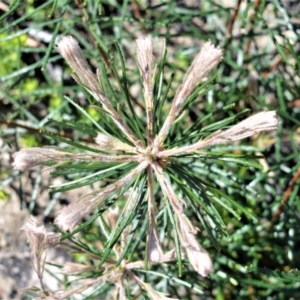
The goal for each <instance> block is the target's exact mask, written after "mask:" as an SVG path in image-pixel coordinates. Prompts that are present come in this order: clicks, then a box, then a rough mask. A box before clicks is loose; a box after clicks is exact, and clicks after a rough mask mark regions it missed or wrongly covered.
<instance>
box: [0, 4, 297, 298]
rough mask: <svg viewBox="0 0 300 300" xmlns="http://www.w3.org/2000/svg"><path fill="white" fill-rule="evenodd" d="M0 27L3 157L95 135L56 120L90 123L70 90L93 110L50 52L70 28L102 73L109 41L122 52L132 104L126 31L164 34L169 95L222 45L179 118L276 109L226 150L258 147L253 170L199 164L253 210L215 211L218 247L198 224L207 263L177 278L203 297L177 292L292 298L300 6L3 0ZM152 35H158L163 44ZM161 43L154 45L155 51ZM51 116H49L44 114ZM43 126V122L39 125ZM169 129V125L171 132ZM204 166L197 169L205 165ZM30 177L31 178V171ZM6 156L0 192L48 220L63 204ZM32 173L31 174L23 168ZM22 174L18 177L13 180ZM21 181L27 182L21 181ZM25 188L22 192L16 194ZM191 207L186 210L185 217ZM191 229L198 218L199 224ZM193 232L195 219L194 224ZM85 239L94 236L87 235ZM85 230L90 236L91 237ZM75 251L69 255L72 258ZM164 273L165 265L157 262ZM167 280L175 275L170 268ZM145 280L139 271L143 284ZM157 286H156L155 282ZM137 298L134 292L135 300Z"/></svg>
mask: <svg viewBox="0 0 300 300" xmlns="http://www.w3.org/2000/svg"><path fill="white" fill-rule="evenodd" d="M0 9H1V13H2V14H1V17H0V18H1V21H2V25H1V27H0V57H1V62H0V80H1V87H0V99H1V101H0V124H1V129H0V134H1V154H2V155H3V157H4V154H7V153H9V154H12V153H13V152H14V151H16V150H17V149H19V148H23V147H35V146H43V145H49V144H52V145H57V144H58V143H59V142H58V141H57V139H56V140H55V139H53V138H52V136H51V134H49V133H48V134H47V133H46V132H52V133H54V134H55V135H57V136H60V137H63V138H66V139H71V140H74V141H79V142H82V143H84V142H85V143H92V142H93V139H92V138H91V137H88V136H86V135H84V134H82V133H80V132H78V130H75V129H76V128H75V129H74V128H72V126H69V128H64V127H63V124H62V123H59V122H57V121H61V120H64V123H65V124H66V123H67V122H69V121H70V122H71V121H76V123H78V124H83V125H82V126H84V124H88V125H91V124H90V123H89V122H90V121H89V120H88V119H87V118H85V117H84V116H83V115H82V114H81V113H80V112H79V111H78V110H77V109H76V108H75V107H74V106H72V105H71V104H70V103H69V102H67V101H66V100H65V99H64V97H63V96H64V95H68V96H69V97H70V98H72V99H73V100H74V101H76V102H77V103H79V104H80V105H81V106H82V107H84V108H85V110H86V111H87V112H88V113H89V114H90V115H92V116H93V117H94V118H95V119H96V120H97V118H98V115H97V113H95V109H93V107H91V106H89V102H88V101H87V99H86V96H85V94H84V93H83V90H82V88H80V87H79V86H78V85H77V84H75V82H74V81H73V79H72V78H71V77H70V73H71V70H70V68H69V67H68V66H67V65H66V63H65V62H64V61H63V59H62V58H61V56H60V55H59V54H58V53H57V51H56V50H55V49H54V44H55V40H56V38H57V37H58V36H59V35H72V36H74V37H75V38H76V39H77V40H78V41H79V42H80V45H81V47H82V48H83V49H84V54H85V55H86V57H87V59H88V60H89V62H90V63H91V64H92V66H93V67H94V68H97V67H99V65H101V66H102V68H106V69H107V72H108V73H109V74H110V75H109V76H112V75H111V74H112V73H113V72H112V70H111V69H110V68H111V66H112V65H115V66H118V65H119V64H120V60H119V57H118V56H117V55H114V54H115V53H117V49H116V46H115V45H116V44H115V42H117V43H118V45H119V46H120V48H121V50H122V52H123V53H124V55H125V62H126V68H127V78H126V79H127V81H128V86H130V87H131V88H130V93H131V95H132V98H133V99H137V100H136V106H135V109H136V110H137V111H139V110H141V107H140V106H139V105H138V104H139V101H140V100H139V97H140V96H139V92H140V90H139V88H138V87H139V84H140V82H139V80H140V79H139V77H138V69H137V64H136V59H135V55H136V54H135V50H134V40H135V39H136V38H137V37H140V36H143V35H151V36H152V37H153V38H154V39H155V41H157V43H159V42H158V41H163V39H165V40H166V45H167V48H168V58H167V65H166V70H165V73H166V77H169V76H172V75H171V74H172V73H174V74H175V79H174V81H173V84H172V88H173V93H174V91H175V88H176V86H177V85H178V84H179V82H180V79H181V78H182V76H183V75H184V72H185V71H186V69H187V67H188V65H189V64H190V62H191V60H192V58H193V57H194V55H195V53H197V52H198V50H199V46H200V45H202V44H203V42H204V41H207V40H211V41H212V42H213V43H214V44H216V45H219V46H220V47H221V48H222V49H223V61H222V62H221V63H220V64H219V66H218V76H217V78H216V83H217V85H216V87H215V89H214V90H210V91H209V92H208V93H207V94H206V95H205V96H203V100H205V101H201V102H199V104H197V105H196V106H194V107H192V108H191V109H190V112H189V116H188V117H189V119H190V120H192V121H195V120H197V119H198V117H203V116H206V115H208V114H210V113H213V114H214V113H215V112H216V111H217V110H218V109H222V108H224V107H225V106H227V105H229V104H234V105H233V106H232V108H231V109H230V110H226V111H222V113H221V114H217V115H215V116H214V115H213V116H212V117H211V119H212V120H213V121H217V120H221V119H223V118H225V117H229V116H232V115H233V114H236V113H239V112H241V111H243V110H244V109H246V108H248V109H250V110H251V113H255V112H260V111H264V110H276V111H277V113H278V116H279V118H280V121H281V123H280V125H279V129H278V131H277V132H272V133H267V134H261V135H259V136H257V137H255V138H251V139H248V140H247V141H244V142H243V144H242V145H241V146H239V147H238V146H235V145H232V146H231V148H230V146H227V149H228V150H229V151H232V152H234V153H239V152H241V151H243V153H245V154H247V153H248V151H249V152H251V153H253V151H255V152H257V153H262V154H263V156H264V158H262V159H261V160H260V163H261V164H262V165H263V168H262V169H261V170H259V169H254V168H246V167H241V166H240V165H234V164H228V165H224V168H223V173H221V174H220V173H219V170H220V169H218V171H214V167H215V166H214V164H209V167H208V169H207V172H209V175H207V176H209V179H210V180H211V181H215V182H218V186H219V187H220V188H221V189H222V191H224V193H226V194H227V195H230V196H231V197H232V198H234V199H235V201H237V202H238V203H239V204H240V205H241V206H243V207H245V208H247V210H248V211H249V212H250V213H251V214H252V215H253V216H255V218H257V222H255V221H253V220H252V219H249V218H247V217H245V216H244V215H241V218H240V219H236V218H233V217H232V215H230V214H229V213H228V212H227V211H223V212H222V209H221V208H220V214H221V215H222V218H223V219H224V221H225V223H226V225H227V232H228V235H227V237H224V236H223V237H222V236H221V235H218V234H216V236H218V238H217V241H218V244H219V246H220V250H219V251H217V250H216V249H215V248H214V246H213V245H212V242H211V240H210V239H209V238H208V237H207V236H206V232H205V231H202V237H201V243H202V244H203V245H204V247H205V248H206V249H207V250H208V252H209V253H210V255H211V257H212V259H213V262H214V267H215V272H214V273H212V274H211V276H210V278H208V279H203V278H201V277H200V276H197V275H195V273H193V272H192V271H188V272H184V274H183V276H182V278H181V279H182V280H185V281H186V282H189V283H190V284H192V285H193V284H197V285H199V286H201V290H202V291H203V293H204V294H202V295H197V296H196V294H195V292H194V291H190V290H191V289H186V291H185V296H184V298H182V299H191V298H192V297H195V299H200V298H202V299H220V300H221V299H298V298H299V297H300V292H299V289H300V272H299V271H298V269H299V266H300V253H299V249H300V238H299V234H298V233H299V230H300V220H299V211H300V201H299V200H300V199H299V176H300V162H299V145H300V136H299V135H300V132H299V125H300V99H299V95H300V93H299V92H300V78H299V68H300V56H299V49H300V44H299V31H300V18H299V14H300V8H299V5H297V1H296V2H292V1H279V0H278V1H276V0H274V1H259V0H255V1H239V0H238V1H224V2H222V1H209V0H208V1H201V2H200V1H110V0H107V1H101V0H98V1H92V0H87V1H81V0H76V1H68V0H65V1H60V0H57V1H53V0H49V1H32V0H28V1H18V0H16V1H11V3H5V2H1V6H0ZM161 44H162V43H161ZM161 49H162V48H160V49H157V52H156V56H157V57H160V56H161V53H162V50H161ZM166 101H171V95H170V98H167V100H166ZM54 120H56V121H54ZM41 129H42V131H41ZM178 130H179V129H178ZM204 173H205V172H204ZM32 174H34V176H33V175H32ZM19 176H22V175H20V174H19V173H18V172H13V171H12V170H11V167H10V165H9V164H5V163H3V164H1V170H0V177H1V179H2V185H1V189H0V198H1V199H2V201H7V203H9V201H10V200H9V198H10V194H9V192H8V190H7V187H8V186H9V185H11V186H13V188H14V189H15V190H17V191H18V194H19V195H20V206H21V207H22V208H23V209H28V210H29V211H30V212H31V213H33V214H34V215H40V214H42V213H44V212H45V210H46V211H47V213H46V214H44V216H45V217H44V221H45V222H49V221H50V222H51V221H52V220H53V207H56V208H55V209H59V208H57V207H61V206H63V205H64V201H63V200H62V199H65V198H62V197H63V196H61V195H60V194H58V195H51V196H50V199H49V203H50V204H49V203H47V205H44V206H43V205H41V203H40V201H39V196H38V195H39V191H40V190H42V189H45V188H47V186H46V185H45V182H43V180H41V178H42V177H41V172H38V173H37V171H35V172H34V173H28V176H29V178H30V184H31V187H32V188H30V187H28V186H23V185H22V184H20V180H21V179H18V178H19ZM30 176H31V177H30ZM21 182H22V181H21ZM28 184H29V183H28ZM24 190H25V191H26V193H24ZM192 217H193V216H191V218H192ZM199 227H201V225H199ZM201 230H202V228H201ZM83 235H85V236H84V237H83V239H84V240H86V241H87V242H88V241H90V242H91V243H94V242H95V241H94V240H93V238H92V237H91V236H89V234H88V232H83ZM89 239H90V240H89ZM76 259H78V258H76ZM162 272H163V271H162ZM170 272H173V273H170V274H168V275H169V276H170V277H172V276H177V274H176V267H174V268H173V269H171V271H170ZM152 280H154V277H151V276H149V277H148V283H150V284H152V285H156V284H157V282H154V281H153V282H152ZM164 284H165V286H164V287H163V289H164V290H165V291H167V292H169V293H170V294H171V295H173V296H174V297H175V296H177V297H178V293H179V292H178V290H179V285H178V283H176V282H174V281H172V280H170V278H169V279H165V281H164ZM161 285H163V284H161ZM141 299H142V298H141Z"/></svg>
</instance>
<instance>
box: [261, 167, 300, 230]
mask: <svg viewBox="0 0 300 300" xmlns="http://www.w3.org/2000/svg"><path fill="white" fill-rule="evenodd" d="M299 177H300V167H299V168H298V169H297V171H296V173H295V174H294V176H293V178H292V180H291V181H290V183H289V187H288V188H287V190H286V191H285V193H284V195H283V197H282V200H281V203H280V206H279V207H278V209H277V210H276V212H275V213H274V215H273V217H272V220H271V222H270V225H269V226H268V229H267V231H269V230H271V229H272V227H273V226H274V224H275V222H276V221H277V220H278V218H279V217H280V215H281V214H282V213H283V211H284V209H285V204H286V203H287V202H288V200H289V198H290V195H291V194H292V192H293V190H294V187H295V185H296V184H297V181H298V179H299Z"/></svg>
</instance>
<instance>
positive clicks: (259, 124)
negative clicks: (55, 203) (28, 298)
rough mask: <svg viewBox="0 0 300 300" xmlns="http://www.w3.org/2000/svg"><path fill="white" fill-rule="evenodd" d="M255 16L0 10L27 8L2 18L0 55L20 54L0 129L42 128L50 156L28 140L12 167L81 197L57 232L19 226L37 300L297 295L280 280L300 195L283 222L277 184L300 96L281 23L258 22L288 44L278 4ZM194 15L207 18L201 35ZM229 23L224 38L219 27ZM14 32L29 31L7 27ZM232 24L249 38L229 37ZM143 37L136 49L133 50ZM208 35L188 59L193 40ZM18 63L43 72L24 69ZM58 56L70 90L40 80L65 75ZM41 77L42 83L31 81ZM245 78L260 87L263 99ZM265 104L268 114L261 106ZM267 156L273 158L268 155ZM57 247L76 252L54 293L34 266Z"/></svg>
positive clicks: (209, 6)
mask: <svg viewBox="0 0 300 300" xmlns="http://www.w3.org/2000/svg"><path fill="white" fill-rule="evenodd" d="M255 5H258V4H257V3H251V4H250V3H249V4H246V6H245V7H243V8H242V7H240V6H239V4H237V6H236V7H235V10H234V12H235V13H237V14H238V16H239V17H237V15H235V14H234V13H232V11H233V10H231V9H229V8H225V7H223V6H221V5H219V4H218V3H214V2H211V1H208V2H207V3H206V4H204V5H202V6H199V7H198V8H197V10H196V9H195V7H194V8H192V7H188V6H184V5H182V6H180V5H178V4H176V2H175V1H170V2H169V3H157V5H150V4H149V3H135V2H134V3H130V2H126V1H125V2H123V1H122V2H120V3H117V2H109V1H108V2H105V3H104V2H103V3H102V1H98V2H97V1H87V2H86V3H81V2H78V3H76V4H74V3H73V2H72V3H71V2H68V1H66V2H64V3H62V2H60V1H48V2H45V3H44V4H42V5H40V6H37V7H35V6H34V5H32V6H31V5H30V4H29V3H28V4H27V6H26V5H25V6H24V4H23V5H22V4H21V3H19V2H18V1H15V2H14V3H12V4H11V6H10V7H9V8H8V10H7V12H6V14H5V16H4V17H3V19H4V20H5V19H6V18H9V16H10V15H13V14H14V13H16V14H17V13H18V9H21V8H20V6H22V7H23V8H24V7H27V10H26V11H25V13H24V14H23V16H22V17H21V16H20V17H17V18H15V20H14V21H11V22H10V21H8V19H7V21H6V23H5V26H4V27H3V29H1V31H0V34H3V38H2V42H3V43H4V42H5V43H8V42H9V41H10V40H11V41H13V42H11V44H9V45H10V47H14V49H16V48H17V49H18V51H19V52H18V53H19V55H18V56H17V58H14V61H16V60H18V62H19V63H18V64H15V65H13V64H9V62H10V61H11V60H9V55H8V53H9V52H8V51H6V57H8V62H7V68H9V72H7V74H5V75H3V76H2V77H1V81H2V82H4V83H5V84H6V88H5V89H3V90H2V93H3V95H4V97H5V98H6V99H7V101H8V102H9V103H10V105H12V106H13V107H14V109H15V111H14V112H13V113H10V114H9V117H5V118H4V116H3V120H7V121H11V120H15V121H21V120H29V121H28V122H29V124H30V126H27V127H30V129H31V130H32V131H33V132H34V130H35V129H36V128H40V127H41V126H43V127H44V129H43V130H42V133H43V136H47V137H48V138H49V140H50V142H48V143H47V144H48V146H45V147H36V144H41V145H44V144H46V143H45V142H44V141H42V140H41V139H40V140H38V141H35V143H33V144H31V145H29V146H30V147H29V148H28V147H27V148H24V149H22V150H21V151H19V152H16V153H15V154H14V155H13V156H14V163H13V166H14V168H15V170H22V171H23V170H27V169H29V168H32V167H35V166H37V165H44V166H47V168H46V169H48V170H51V174H52V175H54V176H63V177H64V178H65V181H64V182H63V183H61V184H56V185H51V186H50V191H51V192H52V193H60V192H65V191H69V190H74V189H78V188H81V187H85V186H87V187H93V189H92V191H91V192H90V193H89V194H87V195H83V196H80V197H78V198H77V199H73V200H72V202H71V203H70V204H69V205H67V206H66V207H64V208H62V209H61V210H59V211H58V213H57V215H56V216H55V218H54V224H55V226H56V229H57V232H59V233H53V232H47V231H46V230H45V228H44V227H43V226H39V224H38V223H37V221H36V220H35V219H31V220H30V221H29V222H28V223H27V224H25V225H24V227H23V229H24V230H25V231H26V233H27V235H28V240H29V242H30V244H31V247H32V257H33V266H34V268H35V271H36V272H37V274H38V277H39V279H40V289H39V290H36V292H39V296H40V297H41V298H45V299H46V298H47V297H50V298H51V297H52V298H57V299H67V298H68V297H72V296H73V295H74V296H75V295H77V294H81V295H82V297H83V298H84V299H97V298H107V299H113V298H115V299H144V298H147V297H148V298H151V299H193V298H195V299H199V298H201V297H203V299H206V298H212V297H216V298H217V299H233V298H234V299H237V298H243V297H246V298H247V299H248V298H250V299H252V298H253V299H255V298H257V297H258V298H259V297H264V298H266V297H271V298H270V299H273V297H275V298H274V299H277V298H276V297H277V296H276V295H278V297H285V295H286V294H291V295H296V294H297V289H298V288H299V286H298V282H299V281H297V278H299V274H298V273H297V272H298V271H297V270H293V269H292V268H297V267H298V265H297V263H299V259H297V258H296V255H297V251H296V250H295V249H296V245H297V243H299V241H298V239H297V237H296V234H295V232H296V229H297V228H298V225H297V224H298V215H297V213H295V211H296V209H297V208H298V206H299V205H298V202H299V196H298V194H297V191H298V186H297V185H296V184H295V183H294V184H293V188H294V189H293V190H292V191H291V192H290V196H289V198H288V199H289V206H288V207H287V209H286V211H285V214H286V215H284V214H282V211H284V208H283V206H282V205H283V204H285V203H286V201H287V200H284V199H285V198H284V195H283V193H284V191H285V184H286V178H284V177H282V178H279V177H278V176H279V175H280V174H281V173H280V172H283V173H284V174H285V177H286V175H287V174H290V175H292V174H295V176H296V175H297V169H298V167H299V166H298V165H297V163H296V164H295V163H294V164H292V162H295V161H296V159H297V158H298V148H299V147H298V146H299V144H298V143H297V139H296V136H295V134H294V131H293V129H295V128H296V127H297V125H299V121H298V120H297V110H296V109H290V107H293V106H291V103H294V102H293V101H294V100H295V99H296V96H297V95H298V94H297V91H299V76H298V75H296V72H295V69H297V68H298V67H299V61H298V58H297V47H296V46H297V42H296V41H294V40H293V38H290V39H287V38H286V39H284V40H283V42H279V41H278V39H277V36H276V35H277V34H278V32H280V33H281V35H282V32H283V30H282V28H280V26H279V24H280V22H279V21H278V23H276V21H277V19H276V18H275V21H274V22H275V23H274V26H270V24H269V23H268V19H267V17H266V15H265V14H267V13H268V12H270V11H272V8H273V10H274V11H273V13H274V14H275V16H277V17H278V18H279V17H282V18H283V19H284V20H285V22H286V27H287V28H288V29H289V30H290V31H291V33H292V34H293V33H297V29H296V28H295V25H294V23H293V21H292V19H291V18H292V16H291V15H290V13H289V12H288V11H287V9H286V8H284V7H283V6H281V4H279V3H277V2H274V4H272V5H267V4H266V3H264V2H263V3H260V4H259V5H258V7H255ZM270 6H271V7H270ZM256 11H257V12H256ZM277 11H280V15H277ZM239 14H240V15H239ZM141 15H142V16H141ZM234 16H235V17H234ZM195 18H198V19H197V20H198V22H200V21H201V22H204V21H205V22H204V23H203V24H205V26H204V27H203V28H204V29H203V32H202V31H201V30H199V25H197V23H193V22H192V21H193V20H195ZM228 19H229V20H230V22H231V23H230V22H229V23H228V24H227V27H226V28H224V30H225V29H226V30H227V32H224V30H223V29H222V28H221V26H218V22H225V20H228ZM24 20H28V21H30V22H32V24H34V26H31V27H26V28H25V29H22V30H21V29H17V27H16V26H18V24H22V22H23V21H24ZM220 20H223V21H220ZM234 22H236V24H238V25H236V26H237V29H238V28H240V29H243V30H244V31H246V32H247V34H243V30H241V31H237V32H235V31H233V29H232V26H233V25H234ZM176 24H180V25H179V27H180V28H179V29H176V26H175V25H176ZM220 25H224V23H223V24H220ZM46 27H47V28H49V27H50V28H51V36H50V38H49V39H48V41H47V44H46V46H47V47H46V48H45V47H42V46H41V45H40V46H38V47H37V48H30V47H27V46H26V45H27V44H26V42H24V37H26V38H27V37H28V36H30V35H33V36H34V38H35V39H36V36H35V34H34V33H33V31H32V28H34V30H37V31H40V32H41V31H42V30H43V29H44V28H46ZM246 29H247V30H246ZM30 30H31V31H30ZM176 30H177V31H176ZM14 31H15V32H14ZM141 32H143V33H144V34H143V35H144V36H146V37H143V38H138V39H136V36H137V35H141ZM262 34H266V35H267V36H268V37H270V41H272V43H273V45H274V48H272V50H270V49H268V43H267V46H262V45H261V44H260V43H261V41H258V39H259V36H260V35H262ZM161 35H163V36H164V37H165V38H166V39H167V42H165V43H164V45H162V44H161V41H162V38H161V37H160V38H157V37H159V36H161ZM149 36H152V38H150V37H149ZM176 36H181V37H182V38H183V37H191V36H192V37H193V39H191V38H189V39H188V40H187V43H190V44H189V45H188V46H182V45H180V44H178V43H177V44H176V45H175V46H176V47H173V49H172V50H171V51H169V52H170V53H169V54H167V47H166V45H165V44H168V43H169V41H172V39H175V38H176ZM253 37H255V38H253ZM209 38H210V39H211V40H212V42H206V43H202V44H201V46H200V51H199V47H198V46H196V44H197V43H196V44H195V43H194V40H198V41H199V40H207V39H209ZM256 38H257V39H256ZM252 40H253V42H252V45H251V41H252ZM42 42H43V43H44V41H42ZM40 43H41V42H40ZM55 44H56V47H54V45H55ZM213 44H217V45H220V47H222V50H221V48H219V47H215V46H214V45H213ZM79 45H80V46H79ZM251 47H253V48H254V49H255V50H257V51H254V50H253V49H252V48H251ZM54 48H56V50H55V49H54ZM168 48H169V47H168ZM183 50H185V52H184V51H183ZM26 51H28V52H30V53H34V52H35V53H36V55H37V57H39V60H38V61H33V62H32V61H31V62H30V63H25V62H23V61H22V59H23V58H22V55H24V53H26ZM58 52H59V54H60V55H58ZM182 53H185V54H182ZM21 54H22V55H21ZM172 56H173V59H172ZM61 57H63V58H64V59H65V60H66V61H67V63H68V65H69V66H70V69H68V67H67V66H64V67H63V70H64V72H65V70H66V71H67V73H66V74H65V75H64V77H63V78H67V81H66V82H65V83H64V84H62V85H61V86H60V85H59V84H58V82H57V81H56V80H55V79H54V77H53V76H52V75H51V71H50V69H49V68H53V67H54V66H57V65H58V66H62V65H63V61H62V60H61ZM192 57H193V58H194V59H193V61H192V62H190V61H189V60H190V58H192ZM271 57H273V58H276V61H275V62H274V64H270V58H271ZM267 58H269V59H267ZM254 66H255V69H254ZM40 68H42V70H43V71H42V76H43V80H41V82H40V83H34V82H35V81H34V80H36V78H38V73H39V72H40V71H39V70H40ZM47 68H48V69H47ZM46 70H47V71H46ZM70 73H72V77H73V79H74V80H75V81H74V80H72V79H71V78H70ZM257 74H262V75H261V82H262V84H261V86H260V87H259V88H260V90H259V92H260V93H258V81H257ZM19 76H21V80H19ZM291 78H293V79H294V80H291ZM76 83H77V84H76ZM8 87H9V88H8ZM246 87H247V89H246ZM274 93H275V94H276V96H277V99H278V105H277V104H274V103H272V101H274V99H273V100H272V99H271V96H272V95H273V96H274ZM41 97H44V98H48V100H49V103H52V104H51V105H49V108H47V109H48V112H47V115H46V116H44V117H43V118H40V117H37V116H36V115H35V113H34V111H31V109H30V108H31V106H32V105H33V106H34V105H37V104H38V102H39V101H40V98H41ZM267 97H268V98H267ZM24 100H25V101H24ZM287 101H288V104H287ZM51 106H52V107H53V109H52V110H51V109H50V108H51ZM274 110H277V114H278V115H280V117H281V122H280V123H279V122H278V118H277V114H276V113H275V111H274ZM249 115H250V116H249ZM17 123H18V122H17ZM20 124H21V123H20ZM17 126H18V124H17ZM277 127H279V128H278V130H277V136H276V137H275V134H276V131H275V133H274V130H276V129H277ZM25 128H26V127H25ZM285 128H286V129H285ZM270 131H273V132H270ZM68 132H71V133H72V135H71V136H70V135H68V134H66V133H68ZM75 132H76V133H75ZM261 132H264V133H262V134H261V135H260V138H259V139H257V137H258V134H259V133H261ZM20 133H21V132H20ZM21 134H22V133H21ZM252 137H255V138H254V139H253V138H252ZM245 138H248V142H245V143H244V144H242V142H241V141H240V140H242V139H245ZM287 139H288V141H289V144H288V149H289V151H288V155H283V153H282V151H283V150H282V149H281V145H283V143H284V141H287ZM253 141H257V143H256V144H255V142H253ZM7 143H8V144H9V143H10V141H7ZM49 144H50V145H51V146H49ZM272 145H274V147H273V150H274V149H275V151H272V152H271V151H270V152H267V150H266V149H267V148H268V147H271V146H272ZM264 151H265V154H266V155H265V156H264V155H262V152H264ZM274 152H275V154H272V153H274ZM268 156H270V158H269V159H268ZM283 162H284V164H283ZM279 166H281V167H280V168H279ZM284 179H285V181H284ZM290 179H292V178H290ZM277 182H278V183H277ZM278 192H280V194H281V196H280V195H279V194H278ZM79 193H80V190H79V191H78V194H79ZM282 199H283V201H282ZM280 201H281V202H280ZM271 203H272V206H270V204H271ZM280 203H281V206H279V204H280ZM268 205H269V206H268ZM31 207H32V206H31ZM278 207H279V209H278V210H276V209H277V208H278ZM288 216H290V217H289V221H286V220H287V218H288ZM274 226H275V227H274ZM284 245H285V247H289V250H288V254H285V253H284V251H283V250H282V248H283V249H285V247H284ZM53 246H55V247H67V248H69V249H71V250H72V252H73V253H74V260H75V261H73V262H67V263H65V265H64V266H60V271H61V272H62V273H63V274H64V275H65V276H66V278H67V280H66V283H65V286H64V289H63V290H60V291H54V290H51V289H49V287H47V284H46V283H45V282H44V281H43V272H44V256H43V255H42V254H43V252H44V251H45V250H46V249H47V248H48V247H53ZM205 249H206V250H205ZM298 254H299V253H298ZM76 257H77V259H76ZM78 257H80V259H78ZM211 257H212V259H211ZM82 261H84V263H82ZM288 261H290V262H293V263H289V262H288ZM50 263H51V262H50ZM277 269H279V270H277ZM74 276H75V278H76V280H75V281H74V282H72V280H74ZM204 277H208V278H204ZM72 278H73V279H72ZM195 278H197V279H195ZM274 282H276V286H274ZM168 295H169V296H170V297H172V298H168V297H167V296H168ZM282 299H283V298H282Z"/></svg>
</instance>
